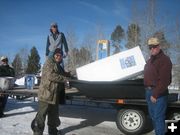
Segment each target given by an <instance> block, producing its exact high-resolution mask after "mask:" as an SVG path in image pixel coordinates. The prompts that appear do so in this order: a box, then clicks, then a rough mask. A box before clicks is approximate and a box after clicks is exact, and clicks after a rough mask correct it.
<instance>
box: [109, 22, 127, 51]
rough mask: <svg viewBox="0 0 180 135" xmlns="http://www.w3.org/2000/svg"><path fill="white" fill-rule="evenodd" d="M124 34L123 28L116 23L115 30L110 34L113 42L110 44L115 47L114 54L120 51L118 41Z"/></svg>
mask: <svg viewBox="0 0 180 135" xmlns="http://www.w3.org/2000/svg"><path fill="white" fill-rule="evenodd" d="M124 36H125V33H124V29H123V28H122V27H121V26H120V25H117V26H116V28H115V30H114V31H113V32H112V34H111V40H112V44H113V45H112V46H113V47H114V48H115V50H114V54H115V53H118V52H120V49H121V48H122V46H121V45H120V42H121V40H122V39H123V38H124Z"/></svg>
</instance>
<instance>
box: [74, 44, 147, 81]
mask: <svg viewBox="0 0 180 135" xmlns="http://www.w3.org/2000/svg"><path fill="white" fill-rule="evenodd" d="M144 65H145V60H144V57H143V55H142V52H141V50H140V48H139V46H137V47H134V48H132V49H129V50H126V51H123V52H120V53H118V54H115V55H112V56H109V57H107V58H104V59H101V60H98V61H95V62H92V63H90V64H87V65H84V66H82V67H79V68H77V69H76V73H77V77H78V80H85V81H115V80H123V79H127V78H128V77H131V76H135V75H137V74H138V73H140V72H142V71H143V70H144Z"/></svg>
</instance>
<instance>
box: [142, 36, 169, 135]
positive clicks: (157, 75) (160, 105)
mask: <svg viewBox="0 0 180 135" xmlns="http://www.w3.org/2000/svg"><path fill="white" fill-rule="evenodd" d="M148 46H149V50H150V55H151V56H150V58H149V60H148V61H147V63H146V65H145V67H144V86H145V90H146V101H147V104H148V110H149V114H150V117H151V119H152V122H153V126H154V129H155V133H156V135H164V134H165V116H166V108H167V100H168V85H169V84H170V83H171V70H172V63H171V60H170V58H169V57H168V56H166V55H165V54H164V53H163V51H162V50H161V44H160V41H159V39H158V38H156V37H152V38H150V39H149V40H148Z"/></svg>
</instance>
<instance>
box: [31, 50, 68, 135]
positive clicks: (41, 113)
mask: <svg viewBox="0 0 180 135" xmlns="http://www.w3.org/2000/svg"><path fill="white" fill-rule="evenodd" d="M61 61H62V51H61V49H60V48H57V49H55V50H54V53H53V57H48V58H47V59H46V62H45V64H44V65H43V69H42V77H41V78H42V79H41V83H40V86H39V91H38V105H39V108H38V112H37V114H36V117H35V118H34V120H33V121H32V123H31V128H32V130H33V133H34V135H43V131H44V127H45V119H46V116H48V117H47V118H48V119H47V125H48V132H49V135H57V134H60V133H58V132H59V131H58V130H57V127H58V126H59V125H60V119H59V108H58V105H59V100H60V99H59V98H60V96H61V95H60V93H61V91H63V90H64V82H65V81H66V77H65V74H64V70H63V69H62V67H61V66H60V63H61Z"/></svg>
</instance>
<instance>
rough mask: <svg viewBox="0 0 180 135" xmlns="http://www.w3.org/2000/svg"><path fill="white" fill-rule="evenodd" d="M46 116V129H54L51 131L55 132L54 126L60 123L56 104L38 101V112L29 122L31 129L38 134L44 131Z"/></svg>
mask: <svg viewBox="0 0 180 135" xmlns="http://www.w3.org/2000/svg"><path fill="white" fill-rule="evenodd" d="M46 116H47V118H48V120H47V125H48V129H55V130H53V131H54V132H57V131H56V127H58V126H59V125H60V119H59V108H58V104H48V103H45V102H41V101H39V108H38V112H37V114H36V117H35V119H34V120H33V122H32V124H31V127H32V130H33V131H34V132H37V133H36V134H38V135H41V134H42V133H43V131H44V127H45V120H46ZM49 132H51V131H49ZM54 134H56V133H54Z"/></svg>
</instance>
